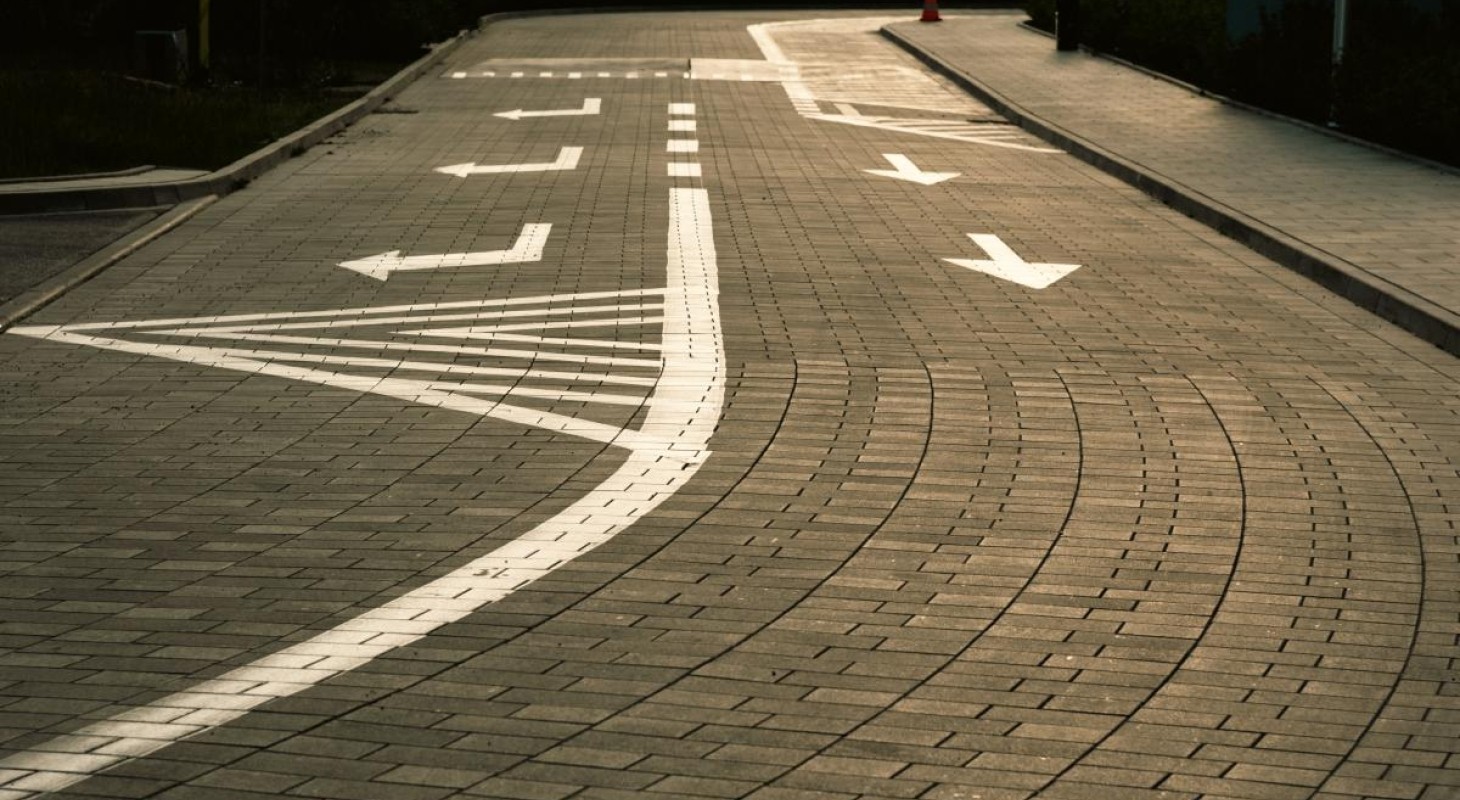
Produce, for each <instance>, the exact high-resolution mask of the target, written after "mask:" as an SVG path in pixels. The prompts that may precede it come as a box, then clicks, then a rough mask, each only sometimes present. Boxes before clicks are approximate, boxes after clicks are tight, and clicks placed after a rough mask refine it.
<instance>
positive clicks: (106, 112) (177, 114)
mask: <svg viewBox="0 0 1460 800" xmlns="http://www.w3.org/2000/svg"><path fill="white" fill-rule="evenodd" d="M348 100H349V98H348V97H344V96H342V95H326V94H322V93H320V92H312V91H299V90H273V91H268V92H261V91H259V90H258V89H253V88H239V87H214V88H167V87H159V86H156V85H149V84H145V83H142V82H139V81H135V80H129V79H126V78H122V77H119V76H116V75H111V74H107V73H102V72H94V71H55V70H52V71H37V70H15V69H12V70H5V71H0V107H4V108H8V109H35V111H31V112H28V113H27V112H19V113H8V114H4V115H0V176H3V177H28V176H38V175H63V174H74V173H81V172H103V171H108V170H116V169H125V168H128V167H134V166H138V165H142V164H156V165H159V166H169V167H189V168H194V169H206V170H212V169H217V168H218V167H221V166H224V165H226V164H228V163H231V162H232V161H234V160H236V159H237V158H239V157H241V156H243V155H245V154H247V153H250V152H252V151H253V150H256V149H258V148H259V147H260V146H262V145H264V144H267V143H268V142H271V141H273V140H274V139H277V138H279V137H280V136H283V135H285V134H287V133H290V132H291V131H294V130H296V129H298V128H299V127H301V126H303V125H304V124H306V123H308V122H309V121H311V120H314V119H316V118H318V117H320V116H323V115H324V114H327V113H329V112H330V111H332V110H334V109H335V108H337V107H338V106H340V105H341V104H343V103H345V102H348Z"/></svg>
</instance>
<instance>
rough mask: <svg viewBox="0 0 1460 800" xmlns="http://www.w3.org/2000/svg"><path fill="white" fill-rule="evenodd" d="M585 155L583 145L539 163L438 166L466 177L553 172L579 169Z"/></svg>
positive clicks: (565, 149)
mask: <svg viewBox="0 0 1460 800" xmlns="http://www.w3.org/2000/svg"><path fill="white" fill-rule="evenodd" d="M582 155H583V148H581V147H564V148H563V149H561V150H559V151H558V160H557V161H553V162H544V163H538V164H489V165H486V166H479V165H478V164H476V163H475V162H467V163H465V164H452V165H451V166H449V167H437V168H436V171H437V172H444V173H446V174H447V175H455V176H456V177H458V178H465V177H467V176H470V175H501V174H503V173H508V172H553V171H555V170H560V169H577V168H578V159H579V158H580V157H582Z"/></svg>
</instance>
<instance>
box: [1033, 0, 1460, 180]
mask: <svg viewBox="0 0 1460 800" xmlns="http://www.w3.org/2000/svg"><path fill="white" fill-rule="evenodd" d="M1080 6H1081V9H1080V13H1081V29H1082V37H1081V39H1082V43H1083V44H1086V45H1089V46H1090V47H1092V48H1094V49H1096V50H1098V51H1101V52H1105V53H1110V54H1112V55H1117V56H1120V57H1122V58H1125V59H1128V60H1130V61H1134V62H1136V63H1138V64H1142V65H1145V66H1148V67H1151V68H1153V69H1156V70H1158V71H1161V72H1164V73H1167V74H1169V75H1174V76H1176V77H1178V78H1181V79H1183V80H1186V81H1189V82H1191V83H1194V84H1196V85H1198V86H1201V87H1203V88H1205V89H1209V90H1212V91H1215V92H1217V93H1220V94H1225V95H1227V96H1230V97H1233V98H1235V99H1238V100H1242V101H1245V102H1249V103H1252V104H1254V105H1258V106H1262V107H1264V108H1268V109H1272V110H1274V111H1278V112H1281V113H1284V114H1289V115H1292V116H1295V117H1298V118H1300V119H1306V120H1309V121H1311V122H1315V123H1319V124H1332V125H1334V126H1335V127H1337V128H1339V129H1340V130H1344V131H1347V132H1349V133H1352V134H1354V135H1356V136H1360V137H1363V138H1367V139H1371V140H1373V141H1376V142H1380V143H1383V144H1388V145H1391V146H1393V147H1397V148H1399V149H1402V150H1407V151H1409V152H1412V153H1416V154H1419V155H1422V156H1427V157H1429V158H1433V159H1437V160H1440V161H1445V162H1448V163H1451V164H1456V165H1460V45H1457V42H1460V2H1457V1H1456V0H1349V24H1348V42H1347V48H1346V50H1345V54H1344V58H1343V61H1342V63H1341V64H1340V66H1339V67H1338V68H1337V69H1335V68H1334V65H1333V14H1334V2H1333V0H1283V2H1276V0H1269V2H1268V3H1267V4H1266V6H1265V10H1264V11H1263V12H1262V14H1261V15H1260V19H1259V20H1258V22H1257V24H1256V26H1255V27H1254V28H1253V29H1252V30H1250V31H1245V32H1243V33H1241V34H1240V35H1235V36H1231V35H1229V31H1228V16H1227V15H1228V0H1080ZM1027 7H1028V10H1029V12H1030V16H1031V17H1033V19H1034V22H1035V24H1036V25H1039V26H1040V27H1044V28H1047V29H1050V30H1053V27H1054V24H1055V20H1054V16H1055V15H1054V12H1055V0H1029V2H1028V3H1027Z"/></svg>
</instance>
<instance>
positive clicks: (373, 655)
mask: <svg viewBox="0 0 1460 800" xmlns="http://www.w3.org/2000/svg"><path fill="white" fill-rule="evenodd" d="M850 16H851V15H845V14H838V13H837V12H833V11H829V10H826V11H815V12H799V13H780V12H777V13H769V12H703V13H701V12H695V13H674V12H665V13H662V14H655V15H654V16H653V17H652V22H646V20H648V19H649V18H648V17H646V16H645V15H642V14H612V13H605V14H591V15H589V14H582V15H572V14H565V15H555V16H544V17H535V18H534V17H528V18H521V19H511V20H501V21H499V22H498V23H495V24H492V25H490V26H488V27H487V28H486V30H484V31H482V32H480V33H479V34H477V35H476V36H473V37H470V38H468V39H464V40H463V41H461V43H460V44H459V46H458V47H457V48H456V49H455V50H453V51H451V52H449V53H446V54H443V56H444V57H443V58H442V61H441V63H440V64H439V68H437V69H432V70H429V71H428V72H427V73H426V75H425V76H424V77H422V78H421V79H419V80H416V81H414V82H411V83H410V84H409V85H408V86H405V87H404V88H403V89H402V90H401V91H400V92H399V94H398V95H397V96H396V97H395V103H396V104H397V108H396V109H394V110H396V111H404V112H414V113H384V114H375V115H370V116H367V117H364V118H363V119H362V120H361V122H360V123H358V124H356V125H354V126H351V127H350V128H348V129H347V130H345V131H343V132H341V133H339V134H338V135H336V136H333V137H331V139H330V141H329V143H328V144H327V145H326V146H322V147H313V148H309V149H308V150H306V151H305V152H302V153H301V154H300V155H298V156H297V157H295V158H291V159H288V160H286V161H283V162H281V163H279V164H278V166H276V167H275V168H274V169H273V170H271V171H269V172H268V173H267V174H263V175H261V177H259V178H258V179H257V180H255V181H253V182H252V183H250V184H249V186H248V187H247V189H245V190H243V191H237V192H233V193H232V194H229V195H227V196H225V197H222V198H221V199H218V200H217V201H216V202H210V203H203V204H201V205H200V207H199V208H198V209H197V210H196V213H191V214H189V213H188V212H187V211H186V209H185V208H184V207H179V208H176V209H173V210H172V211H170V212H167V213H166V214H165V215H164V216H163V217H161V218H159V220H158V222H157V223H154V225H148V226H145V227H146V228H148V229H150V228H153V227H154V226H155V225H164V224H170V225H172V226H173V227H172V228H171V229H170V230H169V231H168V232H167V233H166V234H165V235H161V236H158V237H156V238H153V239H151V240H150V241H148V242H146V243H143V244H137V245H135V246H132V247H131V249H130V250H128V251H127V252H126V253H125V254H123V255H122V256H121V257H119V258H118V259H117V261H116V263H115V264H114V265H112V266H111V267H109V268H107V269H105V270H103V271H100V272H99V273H97V274H96V275H95V276H94V277H92V278H91V279H90V280H87V281H85V282H78V283H77V284H75V285H74V286H73V287H72V288H71V289H70V291H67V292H65V293H64V294H61V295H60V296H58V297H55V298H54V299H53V302H50V303H49V304H48V305H45V306H44V307H41V308H39V310H37V311H35V313H32V314H30V315H29V316H27V317H25V318H24V319H23V320H21V321H20V323H19V324H18V325H15V326H14V327H10V328H9V329H8V330H6V331H5V333H4V335H0V575H3V576H4V580H3V581H0V800H33V799H34V800H38V798H41V797H46V798H47V800H52V799H54V800H61V799H62V798H70V799H72V800H80V798H151V799H152V800H273V799H274V798H280V797H285V798H329V799H330V800H362V798H366V799H372V800H374V799H378V800H448V799H450V800H456V799H457V798H462V800H472V799H475V800H481V799H482V798H489V799H490V800H504V799H506V798H516V799H517V800H543V799H545V798H546V799H550V800H640V799H641V798H661V799H662V800H680V798H695V797H698V798H727V800H890V799H891V798H905V799H908V800H911V799H912V798H916V799H917V800H968V799H969V798H981V800H1036V798H1037V800H1090V799H1091V798H1098V799H1099V800H1104V799H1105V798H1112V799H1113V800H1217V798H1223V799H1225V800H1232V799H1234V798H1241V799H1242V800H1379V799H1380V798H1386V799H1392V798H1407V800H1440V799H1441V798H1454V797H1456V796H1457V792H1460V737H1457V736H1456V735H1455V733H1456V726H1455V720H1456V719H1460V672H1457V670H1456V668H1455V665H1456V664H1457V663H1460V561H1457V559H1456V553H1457V552H1460V536H1457V533H1460V424H1457V421H1460V359H1457V358H1455V357H1453V356H1451V355H1449V354H1448V353H1445V352H1443V351H1441V350H1439V349H1437V348H1435V347H1432V346H1431V345H1429V344H1427V343H1425V342H1423V341H1421V340H1419V339H1416V338H1415V337H1413V336H1410V335H1408V334H1406V333H1404V332H1403V331H1402V330H1399V329H1397V328H1395V327H1394V326H1392V325H1390V324H1388V323H1385V322H1384V321H1382V320H1380V319H1378V318H1377V317H1375V316H1374V315H1373V314H1370V313H1368V312H1366V311H1363V310H1361V309H1359V308H1357V307H1355V306H1354V305H1352V304H1351V303H1348V302H1347V301H1344V300H1342V299H1339V298H1337V297H1335V296H1334V295H1333V294H1332V293H1331V292H1329V291H1327V290H1325V289H1323V288H1322V287H1320V286H1318V285H1317V284H1315V283H1313V282H1312V281H1309V280H1306V279H1304V278H1302V277H1299V276H1297V275H1295V274H1294V273H1293V272H1291V271H1290V270H1288V269H1285V268H1283V267H1280V266H1277V265H1275V264H1273V263H1272V262H1271V261H1270V260H1269V259H1267V258H1264V257H1262V256H1260V255H1258V254H1255V253H1253V252H1252V251H1251V250H1249V249H1248V248H1246V247H1243V246H1242V245H1240V244H1238V243H1236V242H1234V241H1232V240H1231V239H1229V238H1226V237H1224V236H1222V235H1220V234H1218V233H1215V232H1213V231H1212V230H1211V229H1210V228H1207V227H1206V226H1204V225H1202V224H1200V223H1198V222H1196V221H1194V220H1192V219H1189V218H1187V217H1184V216H1182V215H1181V214H1180V213H1178V212H1176V211H1173V210H1172V209H1171V208H1169V207H1167V206H1165V205H1163V204H1161V203H1160V202H1157V201H1155V200H1152V199H1151V198H1150V197H1148V196H1146V195H1145V194H1142V193H1141V192H1140V191H1138V190H1136V189H1133V188H1131V187H1130V186H1128V185H1126V184H1124V183H1122V182H1121V181H1119V180H1117V179H1115V178H1112V177H1111V176H1109V175H1107V174H1105V173H1103V172H1101V171H1099V170H1098V169H1096V168H1094V167H1091V166H1090V165H1088V164H1086V163H1084V162H1082V161H1080V160H1078V159H1075V158H1070V157H1069V156H1068V155H1066V154H1064V153H1062V152H1060V151H1057V150H1055V149H1054V148H1051V147H1048V146H1045V145H1044V143H1042V142H1040V141H1039V140H1037V139H1035V138H1034V137H1033V136H1032V135H1030V134H1028V133H1026V132H1024V131H1021V130H1019V129H1017V128H1015V127H1014V126H1012V125H1009V124H1007V123H1005V122H1002V121H1000V120H997V119H994V118H993V117H994V115H993V114H992V113H991V112H989V111H988V110H987V109H985V108H982V107H981V106H979V105H978V104H977V103H974V102H972V101H971V100H970V99H969V98H967V97H963V96H960V95H959V93H958V92H957V91H955V90H954V89H953V87H951V86H943V85H941V84H942V83H944V82H940V81H938V80H935V79H934V77H933V76H932V75H931V74H930V73H927V72H926V71H924V70H922V69H920V68H919V65H918V64H916V62H915V61H914V60H913V59H912V57H911V56H908V55H907V54H906V53H904V52H902V51H901V50H899V49H898V48H896V47H895V46H894V45H892V44H891V43H890V42H888V41H886V39H884V38H883V37H882V36H881V35H880V34H879V31H880V30H881V28H882V26H883V25H886V24H888V22H887V21H886V20H882V19H873V18H862V17H861V16H860V15H857V18H855V19H850V18H849V17H850ZM825 17H830V19H823V18H825ZM959 24H962V23H959ZM948 28H949V29H950V30H953V31H956V30H957V27H955V25H952V24H950V25H949V26H948ZM669 63H674V64H678V65H681V66H680V69H681V70H685V65H687V66H688V69H687V70H685V71H678V72H676V71H674V70H672V69H670V68H669V66H668V64H669ZM646 65H655V66H652V67H651V66H646ZM657 65H665V66H662V67H661V66H657ZM787 76H789V77H787ZM955 112H956V113H955ZM975 119H976V120H977V122H970V120H975ZM886 167H893V169H886ZM462 173H466V174H465V175H463V174H462ZM932 177H940V178H943V180H938V181H932V180H931V178H932ZM916 178H927V179H929V182H927V183H925V182H923V181H922V180H916ZM200 202H201V201H200ZM930 210H936V212H937V213H930ZM1056 267H1059V268H1066V267H1073V268H1075V269H1074V271H1072V272H1071V271H1065V270H1063V269H1060V270H1056V269H1055V268H1056ZM1057 271H1059V272H1062V276H1059V277H1058V278H1057V279H1055V280H1051V278H1053V277H1055V276H1054V273H1055V272H1057ZM0 311H3V308H0Z"/></svg>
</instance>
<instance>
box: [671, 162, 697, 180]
mask: <svg viewBox="0 0 1460 800" xmlns="http://www.w3.org/2000/svg"><path fill="white" fill-rule="evenodd" d="M669 177H671V178H698V177H700V165H699V164H695V163H692V162H682V161H673V162H670V164H669Z"/></svg>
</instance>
